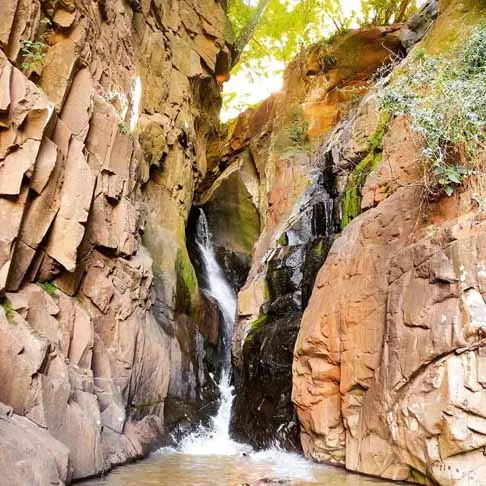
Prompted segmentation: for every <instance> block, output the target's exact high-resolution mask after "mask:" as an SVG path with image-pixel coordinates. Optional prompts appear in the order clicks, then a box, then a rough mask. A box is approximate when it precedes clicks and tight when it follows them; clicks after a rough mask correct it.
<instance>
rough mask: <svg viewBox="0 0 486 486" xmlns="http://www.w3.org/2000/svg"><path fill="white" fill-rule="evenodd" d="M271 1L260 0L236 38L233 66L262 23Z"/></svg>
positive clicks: (233, 50)
mask: <svg viewBox="0 0 486 486" xmlns="http://www.w3.org/2000/svg"><path fill="white" fill-rule="evenodd" d="M269 1H270V0H259V2H258V5H257V6H256V8H255V12H254V13H253V16H252V17H251V19H250V20H249V21H248V23H247V24H246V25H245V27H244V28H243V30H242V31H241V32H240V35H239V36H238V38H237V39H236V40H235V43H234V45H233V49H232V54H233V56H232V57H233V59H232V64H233V66H234V65H235V64H237V63H238V61H239V60H240V57H241V53H242V52H243V49H244V48H245V47H246V45H247V44H248V42H250V40H251V38H252V37H253V35H254V34H255V31H256V29H257V27H258V24H259V23H260V20H261V18H262V16H263V13H264V12H265V9H266V8H267V5H268V3H269Z"/></svg>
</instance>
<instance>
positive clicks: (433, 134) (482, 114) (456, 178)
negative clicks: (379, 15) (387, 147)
mask: <svg viewBox="0 0 486 486" xmlns="http://www.w3.org/2000/svg"><path fill="white" fill-rule="evenodd" d="M380 102H381V107H382V109H384V110H385V111H386V112H387V113H388V114H389V115H392V116H393V115H406V116H409V117H410V118H411V120H412V128H413V130H414V131H415V132H417V133H419V134H421V135H422V136H423V138H424V141H425V147H424V150H423V156H424V160H425V162H426V174H427V177H426V182H425V184H426V186H427V189H428V191H429V192H430V193H432V194H440V193H446V194H447V195H449V196H450V195H452V193H453V192H454V190H455V189H456V188H458V187H459V186H460V185H461V184H463V183H464V182H466V181H470V182H471V183H473V184H474V183H478V182H480V181H481V179H482V178H483V177H484V167H483V165H484V143H485V129H486V25H482V26H480V27H479V28H477V29H476V30H475V31H474V32H473V33H472V35H470V37H469V38H468V40H467V41H466V43H465V45H464V46H463V48H462V50H461V52H460V53H459V54H458V57H457V58H455V59H446V58H445V57H441V56H438V57H430V56H428V55H427V53H426V52H425V51H424V50H423V49H421V50H417V51H416V52H415V54H414V55H413V57H412V58H411V60H410V61H409V62H408V63H407V64H406V66H405V68H404V70H403V71H401V72H400V75H399V76H398V77H397V78H396V79H394V80H392V82H391V84H390V85H389V86H388V87H387V88H386V89H385V90H384V92H383V94H382V95H381V98H380ZM482 159H483V160H482Z"/></svg>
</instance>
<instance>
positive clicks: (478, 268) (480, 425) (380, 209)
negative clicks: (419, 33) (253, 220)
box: [293, 1, 486, 485]
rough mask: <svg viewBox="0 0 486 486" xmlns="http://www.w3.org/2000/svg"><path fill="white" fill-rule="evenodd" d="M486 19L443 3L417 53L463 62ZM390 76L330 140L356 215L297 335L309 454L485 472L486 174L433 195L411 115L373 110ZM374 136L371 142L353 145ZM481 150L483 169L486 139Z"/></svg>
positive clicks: (407, 470)
mask: <svg viewBox="0 0 486 486" xmlns="http://www.w3.org/2000/svg"><path fill="white" fill-rule="evenodd" d="M485 18H486V4H485V2H475V1H464V2H449V5H448V6H445V5H442V13H441V15H440V17H439V18H438V20H437V21H436V22H435V24H434V26H433V27H432V29H431V30H430V31H429V32H428V33H427V35H426V37H425V38H424V40H423V42H421V43H420V44H419V45H418V46H417V47H416V48H415V50H412V52H411V54H410V57H411V58H413V57H414V56H415V57H416V58H418V57H417V56H424V57H425V56H428V55H441V56H444V57H445V58H447V59H448V62H449V66H450V67H449V69H459V67H458V63H459V58H460V52H461V49H462V46H463V45H464V44H465V42H466V41H467V40H468V39H469V36H470V34H471V31H472V30H473V29H474V28H477V27H478V26H480V25H482V23H483V22H484V19H485ZM405 63H407V60H405ZM401 69H402V67H398V68H397V69H396V71H395V72H394V73H393V74H392V77H391V80H389V83H391V85H392V86H393V83H394V82H396V81H397V80H398V79H399V78H400V75H401ZM437 76H440V72H439V71H437ZM478 87H479V85H478ZM383 89H384V88H383V87H380V86H379V87H378V88H377V89H376V90H374V92H372V93H370V95H369V96H367V97H366V98H365V99H364V100H363V101H362V102H361V104H360V105H359V106H358V108H357V109H356V111H355V112H354V114H353V115H352V116H351V117H349V118H348V119H346V120H344V121H343V122H342V123H341V124H340V125H339V126H338V127H337V128H336V130H335V132H334V134H333V137H332V138H331V139H330V140H329V141H328V143H327V144H326V146H325V147H324V148H323V150H324V153H325V158H326V160H327V163H328V164H329V165H330V166H332V167H334V168H335V169H336V170H339V171H344V172H346V171H348V172H349V171H351V172H350V176H347V182H346V186H344V187H345V188H346V189H345V194H346V198H345V204H344V206H345V208H344V209H345V211H347V215H348V216H349V217H348V218H347V220H346V221H342V222H343V223H345V224H343V226H345V228H344V230H343V231H342V233H341V234H340V235H339V237H338V238H337V239H336V241H335V242H334V244H333V246H332V248H331V250H330V253H329V255H328V258H327V260H326V262H325V264H324V266H323V267H322V268H321V270H320V272H319V275H318V276H317V279H316V283H315V286H314V289H313V292H312V296H311V298H310V301H309V305H308V307H307V309H306V311H305V313H304V316H303V319H302V322H301V326H300V331H299V336H298V339H297V342H296V345H295V361H294V366H293V400H294V402H295V404H296V406H297V411H298V416H299V420H300V423H301V426H302V432H301V440H302V446H303V449H304V452H305V454H306V455H307V456H308V457H312V458H313V459H315V460H317V461H322V462H327V463H333V464H339V465H343V466H345V467H346V468H347V469H349V470H351V471H358V472H362V473H366V474H371V475H376V476H381V477H385V478H390V479H395V480H407V481H412V482H418V483H424V484H441V485H460V484H483V482H484V477H485V472H486V460H485V458H484V447H485V445H486V428H485V426H486V411H485V409H484V403H485V398H486V391H485V377H484V364H485V363H484V359H485V350H486V348H485V341H484V326H485V322H486V321H485V319H486V303H485V298H486V294H485V282H484V276H485V274H484V265H485V264H486V260H485V259H486V254H485V248H486V247H485V241H486V240H485V238H486V226H485V221H484V213H483V212H482V211H481V203H478V201H481V200H482V199H483V198H484V195H485V194H484V186H483V185H482V184H479V186H478V187H475V184H465V185H464V186H462V187H460V188H457V189H456V190H455V191H454V193H453V194H452V195H451V196H450V197H448V196H446V195H445V194H444V193H442V195H441V196H438V195H437V194H435V195H434V196H431V194H430V191H429V190H428V189H429V188H428V187H427V184H426V182H427V180H426V179H425V178H424V170H423V167H424V166H423V160H424V159H423V149H424V139H423V138H422V136H421V135H420V134H419V133H417V132H416V130H415V129H414V127H413V126H412V125H411V122H410V119H409V117H407V116H396V117H392V118H389V119H385V120H386V123H384V124H383V123H382V125H381V126H380V125H377V123H376V121H375V122H373V119H375V120H377V119H379V118H378V116H379V115H378V111H377V107H376V105H377V104H376V97H377V96H379V94H380V90H383ZM479 89H481V88H479ZM425 93H426V92H425V91H423V94H425ZM382 120H383V118H382ZM377 127H378V128H379V130H377ZM363 137H364V140H367V144H365V148H366V146H367V148H366V150H356V149H355V148H356V146H359V145H360V139H363ZM478 158H479V161H478V167H480V169H479V170H480V171H484V169H481V168H484V163H485V160H484V152H483V153H480V154H479V155H478ZM371 160H374V161H375V162H373V164H372V167H373V170H372V171H371V172H370V173H369V175H368V174H365V176H364V177H363V186H362V189H360V190H359V191H354V192H353V190H354V189H356V185H355V187H354V188H353V187H352V185H351V186H350V185H349V177H352V178H353V177H354V178H355V179H354V181H356V177H358V176H360V175H359V174H358V172H357V171H359V170H362V169H363V167H364V165H365V163H367V162H369V161H371ZM365 161H366V162H365ZM474 177H479V178H481V177H483V174H482V173H478V174H477V175H475V176H473V182H474ZM481 180H482V179H481ZM352 182H353V180H352ZM424 183H425V184H424ZM357 192H359V194H357ZM353 198H354V199H353ZM353 201H354V202H353ZM353 204H354V206H355V207H357V209H358V211H357V212H358V213H361V214H359V215H358V214H356V213H353ZM347 223H349V224H347Z"/></svg>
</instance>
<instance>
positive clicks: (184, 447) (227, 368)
mask: <svg viewBox="0 0 486 486" xmlns="http://www.w3.org/2000/svg"><path fill="white" fill-rule="evenodd" d="M211 238H212V237H211V233H210V232H209V229H208V222H207V220H206V216H205V214H204V211H202V210H200V215H199V219H198V222H197V230H196V244H197V247H198V250H199V253H200V255H201V259H202V264H203V268H204V272H205V280H206V282H207V288H205V289H204V291H205V292H207V293H208V294H209V295H210V296H211V297H212V298H213V299H214V300H215V301H216V302H217V304H218V307H219V309H220V311H221V315H222V317H223V326H221V327H220V332H221V333H222V341H223V345H222V354H223V356H222V370H221V375H220V377H219V382H218V388H219V391H220V400H221V403H220V406H219V409H218V412H217V414H216V415H215V416H214V417H212V419H211V423H210V424H209V426H208V427H201V428H199V429H198V430H196V431H195V432H194V433H193V434H191V435H189V436H187V437H186V438H185V439H183V440H182V442H181V444H180V445H179V447H178V450H179V451H180V452H183V453H185V454H195V455H234V454H239V453H243V452H244V451H245V450H248V447H247V446H244V445H243V444H238V443H237V442H235V441H233V440H231V437H230V434H229V424H230V418H231V406H232V404H233V398H234V389H233V386H232V385H231V337H232V334H233V324H234V321H235V316H236V294H235V292H234V290H233V289H232V288H231V286H230V284H229V283H228V280H227V279H226V276H225V275H224V272H223V269H222V268H221V267H220V265H219V263H218V262H217V260H216V255H215V253H214V247H213V244H212V241H211Z"/></svg>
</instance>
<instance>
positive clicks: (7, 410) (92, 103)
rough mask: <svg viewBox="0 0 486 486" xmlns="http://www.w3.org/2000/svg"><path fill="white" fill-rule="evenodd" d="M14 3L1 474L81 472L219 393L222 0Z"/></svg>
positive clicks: (1, 338) (116, 458) (13, 477)
mask: <svg viewBox="0 0 486 486" xmlns="http://www.w3.org/2000/svg"><path fill="white" fill-rule="evenodd" d="M0 10H1V13H2V16H1V19H0V49H1V50H0V298H1V307H0V402H3V404H4V405H1V407H0V464H1V466H2V467H1V469H2V471H3V472H2V475H3V476H2V481H3V482H5V484H42V485H45V484H61V483H69V482H70V481H71V480H72V479H79V478H83V477H88V476H92V475H96V474H99V473H101V472H102V471H105V470H107V469H109V468H110V467H111V466H112V465H115V464H120V463H123V462H126V461H128V460H130V459H134V458H136V457H140V456H142V455H143V454H145V453H146V452H147V451H148V450H150V448H151V447H152V446H153V445H154V444H156V443H157V441H159V440H160V439H161V437H162V435H163V433H164V432H167V431H168V430H169V428H170V427H171V426H174V425H176V424H178V423H179V421H180V419H181V418H185V417H187V415H188V414H189V412H190V411H191V410H192V408H191V404H194V405H195V406H196V405H197V406H198V408H199V406H200V402H201V400H202V399H204V396H205V394H206V395H207V394H208V393H209V391H208V390H207V388H208V382H207V372H206V368H205V364H204V363H203V361H202V359H203V356H204V347H205V335H207V333H206V331H205V329H204V328H203V327H202V323H203V322H204V320H205V317H204V314H205V312H206V311H205V309H207V306H206V307H205V306H204V302H203V300H202V297H201V296H200V294H199V291H198V286H197V280H196V277H195V274H194V270H193V267H192V265H191V263H190V261H189V257H188V253H187V249H186V244H185V225H186V221H187V218H188V215H189V209H190V207H191V205H192V199H193V192H194V189H195V187H196V185H197V184H198V182H199V181H200V179H202V177H203V176H204V174H205V172H206V162H205V160H206V157H205V154H206V148H205V147H206V136H207V133H208V131H209V130H210V128H211V126H212V125H213V124H214V123H215V122H216V120H217V116H218V110H219V105H220V88H219V86H218V84H217V83H216V81H215V75H217V74H218V73H225V72H227V71H228V69H229V67H230V57H229V48H228V46H227V44H226V15H225V12H224V6H223V4H222V3H221V2H219V1H217V0H205V1H202V2H201V1H192V0H180V1H179V0H171V1H163V2H161V1H157V0H154V1H152V0H142V1H138V0H134V1H129V2H124V1H122V0H100V1H98V2H91V1H84V0H80V1H76V2H72V1H69V0H67V1H57V0H54V1H43V0H42V1H39V0H5V1H3V2H1V8H0ZM200 324H201V328H200ZM209 388H210V387H209ZM180 401H183V402H184V404H185V407H186V408H184V410H182V411H181V410H179V409H178V408H177V407H176V406H174V404H176V405H177V404H178V403H179V402H180ZM13 458H15V461H13Z"/></svg>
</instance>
